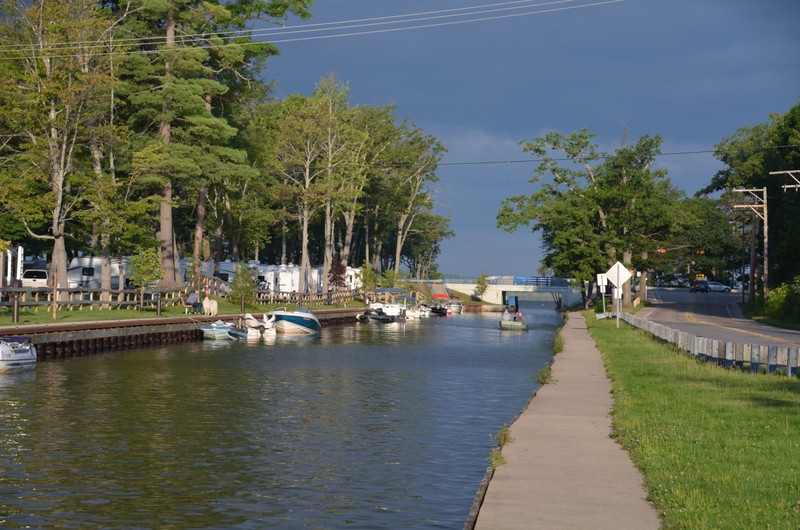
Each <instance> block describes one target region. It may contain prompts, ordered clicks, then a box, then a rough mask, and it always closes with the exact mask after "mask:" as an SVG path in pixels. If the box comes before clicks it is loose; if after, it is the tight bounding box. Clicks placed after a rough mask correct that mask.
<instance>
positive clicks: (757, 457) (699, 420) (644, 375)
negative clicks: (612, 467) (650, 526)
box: [586, 313, 800, 529]
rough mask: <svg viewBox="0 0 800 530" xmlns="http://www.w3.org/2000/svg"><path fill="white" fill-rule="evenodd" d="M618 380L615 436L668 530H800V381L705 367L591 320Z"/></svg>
mask: <svg viewBox="0 0 800 530" xmlns="http://www.w3.org/2000/svg"><path fill="white" fill-rule="evenodd" d="M586 321H587V323H588V325H589V329H590V333H591V335H592V336H593V337H594V339H595V342H596V343H597V347H598V349H599V350H600V351H601V352H602V354H603V358H604V362H605V364H606V369H607V371H608V374H609V376H610V377H611V379H612V381H613V393H614V410H613V414H612V416H613V436H614V437H615V438H617V440H618V441H619V442H620V443H621V444H622V446H623V447H624V448H625V449H626V450H627V451H628V453H629V454H630V455H631V458H632V459H633V461H634V462H635V464H636V465H637V466H638V467H639V469H640V470H641V471H642V472H643V473H644V476H645V487H646V489H647V491H648V492H649V498H650V500H651V501H652V502H653V503H654V504H655V505H656V507H657V508H658V509H659V511H660V512H661V513H662V517H663V520H664V527H665V528H691V529H703V528H724V529H734V528H742V529H753V528H765V529H766V528H792V529H797V528H800V469H798V467H800V380H798V379H797V378H788V377H780V376H774V375H770V376H767V375H761V374H751V373H746V372H740V371H735V370H729V369H725V368H721V367H718V366H714V365H711V364H708V363H703V362H700V361H697V360H695V359H693V358H691V357H689V356H687V355H686V354H685V353H683V352H682V351H680V350H678V349H677V348H674V347H672V346H670V345H668V344H665V343H662V342H660V341H658V340H657V339H654V338H652V337H651V336H650V335H649V334H647V333H645V332H643V331H640V330H637V329H635V328H633V327H631V326H628V325H627V324H624V323H623V324H622V325H621V326H620V328H619V329H617V328H616V324H615V322H614V321H611V320H601V321H597V320H595V319H594V315H593V314H588V313H587V315H586Z"/></svg>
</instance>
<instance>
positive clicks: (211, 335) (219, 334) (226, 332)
mask: <svg viewBox="0 0 800 530" xmlns="http://www.w3.org/2000/svg"><path fill="white" fill-rule="evenodd" d="M200 330H201V331H202V332H203V338H205V339H208V340H242V339H244V338H246V337H247V330H246V329H243V328H237V327H236V326H234V325H233V324H231V323H229V322H223V321H221V320H217V321H216V322H214V323H212V324H206V325H204V326H200Z"/></svg>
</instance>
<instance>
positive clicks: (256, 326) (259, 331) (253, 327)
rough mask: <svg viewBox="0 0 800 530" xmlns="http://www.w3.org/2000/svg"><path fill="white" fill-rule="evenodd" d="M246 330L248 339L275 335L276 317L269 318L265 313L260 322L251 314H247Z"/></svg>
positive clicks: (245, 318) (245, 320) (245, 316)
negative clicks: (270, 334)
mask: <svg viewBox="0 0 800 530" xmlns="http://www.w3.org/2000/svg"><path fill="white" fill-rule="evenodd" d="M244 329H245V331H247V338H258V337H262V336H264V335H266V334H269V333H275V317H274V316H273V317H268V316H267V315H266V313H265V314H264V316H263V317H262V318H261V320H259V319H257V318H256V317H254V316H253V315H251V314H250V313H245V315H244Z"/></svg>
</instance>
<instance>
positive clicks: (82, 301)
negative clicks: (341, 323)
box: [0, 286, 360, 311]
mask: <svg viewBox="0 0 800 530" xmlns="http://www.w3.org/2000/svg"><path fill="white" fill-rule="evenodd" d="M57 291H58V296H57V298H58V301H57V306H58V309H59V310H67V311H73V310H78V311H81V310H84V309H87V310H94V309H127V308H135V307H137V306H139V305H140V295H141V291H139V290H137V289H122V290H110V291H109V290H103V289H89V288H75V289H58V290H57ZM188 291H189V287H184V288H181V289H175V290H149V289H147V290H145V291H144V300H143V301H142V304H143V305H144V306H146V307H153V306H156V305H158V304H160V305H161V307H169V306H182V305H183V304H184V302H183V301H184V299H185V298H186V295H187V293H188ZM211 293H212V296H218V297H222V298H224V296H222V295H221V294H220V291H219V290H218V289H216V288H215V287H214V286H212V287H211ZM359 293H360V292H359V291H336V292H330V293H326V294H303V293H295V292H292V293H283V292H275V291H258V290H254V291H253V299H254V300H255V303H256V304H258V305H267V304H270V305H284V304H285V305H294V304H298V305H305V306H314V305H336V306H340V307H346V306H347V304H349V303H351V302H352V301H353V300H354V299H355V298H356V297H357V296H359ZM104 294H105V296H103V295H104ZM15 299H16V304H17V307H19V308H20V309H33V310H34V311H38V310H39V309H44V310H47V311H50V310H52V307H53V289H52V288H47V287H42V288H18V287H9V288H4V289H0V300H2V301H0V307H10V308H11V307H13V306H14V304H15Z"/></svg>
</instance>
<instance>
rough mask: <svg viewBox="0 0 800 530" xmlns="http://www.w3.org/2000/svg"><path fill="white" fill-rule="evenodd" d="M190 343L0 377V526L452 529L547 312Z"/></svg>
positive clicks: (541, 334)
mask: <svg viewBox="0 0 800 530" xmlns="http://www.w3.org/2000/svg"><path fill="white" fill-rule="evenodd" d="M530 304H532V305H530V306H528V307H526V306H525V304H524V303H523V309H524V310H525V313H526V316H527V319H528V321H529V322H530V323H531V324H532V328H533V329H532V330H530V331H528V332H509V331H504V332H501V331H500V330H499V325H498V320H499V314H488V315H481V314H463V315H454V316H452V317H432V318H429V319H423V320H421V321H409V322H407V323H406V324H405V325H402V324H376V323H365V324H357V323H353V325H344V326H336V327H329V328H324V329H323V333H322V334H321V336H319V337H312V338H309V337H291V336H282V335H280V336H278V337H276V338H275V340H274V341H271V343H264V342H261V341H259V342H254V343H250V344H246V343H220V342H210V341H205V342H195V343H188V344H182V345H177V346H175V345H172V346H170V347H168V348H166V347H164V348H154V349H148V350H140V351H135V352H125V353H109V354H104V355H98V356H93V357H83V358H73V359H68V360H64V361H50V362H42V363H39V365H38V366H37V368H36V371H35V372H33V373H29V374H17V375H6V376H0V403H2V406H1V408H0V418H2V421H0V438H2V448H0V466H1V467H2V474H0V527H3V528H23V527H46V528H53V527H58V528H90V527H97V528H100V527H102V528H169V527H171V528H264V527H269V528H286V529H297V528H364V529H367V528H369V529H375V528H391V529H397V528H459V529H460V528H462V527H463V525H464V521H465V520H466V517H467V515H468V513H469V510H470V507H471V505H472V500H473V498H474V496H475V493H476V492H477V490H478V488H479V485H480V481H481V479H482V478H483V475H484V472H485V470H486V467H487V465H488V462H487V457H488V456H489V454H490V452H491V449H492V448H493V447H495V446H496V442H495V441H494V440H492V439H491V436H492V435H494V434H496V433H497V432H498V431H499V430H500V429H501V428H502V427H503V425H505V424H507V423H510V422H511V421H512V420H513V419H514V417H515V416H516V415H517V414H518V413H519V412H520V411H521V410H522V408H523V407H524V406H525V404H526V402H527V401H528V399H530V397H531V395H532V393H533V391H534V390H535V388H536V386H537V383H536V374H537V372H538V371H539V370H540V369H541V368H542V367H543V366H544V365H545V364H546V363H547V362H548V361H549V360H550V358H551V357H552V341H553V335H554V331H555V329H556V327H557V326H558V325H559V324H560V316H559V315H558V313H556V312H555V311H553V310H552V309H549V308H545V307H542V306H541V305H540V304H535V305H533V303H530Z"/></svg>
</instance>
